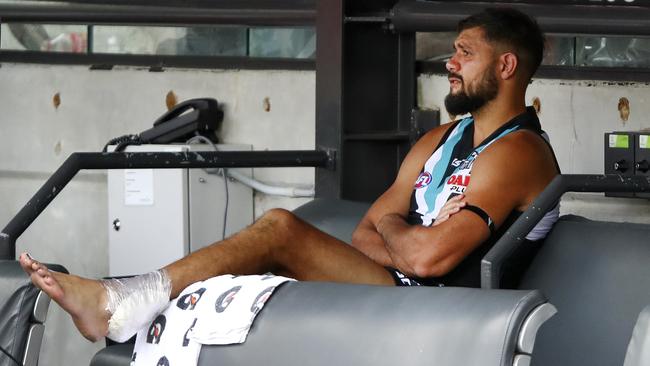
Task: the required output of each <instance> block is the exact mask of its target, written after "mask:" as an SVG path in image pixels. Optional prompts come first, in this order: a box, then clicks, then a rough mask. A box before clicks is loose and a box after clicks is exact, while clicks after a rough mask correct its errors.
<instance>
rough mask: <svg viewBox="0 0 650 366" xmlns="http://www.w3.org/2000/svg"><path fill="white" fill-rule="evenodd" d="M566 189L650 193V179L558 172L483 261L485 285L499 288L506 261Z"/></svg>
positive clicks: (482, 272)
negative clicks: (563, 173)
mask: <svg viewBox="0 0 650 366" xmlns="http://www.w3.org/2000/svg"><path fill="white" fill-rule="evenodd" d="M566 192H650V178H648V177H642V176H633V177H623V176H620V175H587V174H569V175H558V176H557V177H555V179H553V181H551V183H550V184H549V185H548V186H547V187H546V189H544V191H542V193H541V194H540V195H539V196H538V197H537V198H536V199H535V200H534V201H533V203H532V204H531V205H530V207H528V209H527V210H526V211H525V212H524V213H522V214H521V216H520V217H519V219H517V221H515V222H514V223H513V224H512V226H510V228H509V229H508V230H507V231H506V233H505V234H503V236H502V237H501V238H500V239H499V240H498V241H497V242H496V244H495V245H494V247H492V249H491V250H490V251H489V252H488V253H487V254H486V255H485V257H484V258H483V260H482V262H481V288H486V289H493V288H499V282H500V279H501V267H502V265H503V262H504V261H505V259H506V258H508V256H510V255H511V254H512V253H513V252H514V250H515V249H516V248H517V246H518V245H520V244H521V243H522V242H523V241H524V240H526V235H528V233H529V232H530V231H531V230H532V229H533V228H534V227H535V225H537V223H538V222H539V221H540V220H541V219H542V217H544V215H545V214H546V213H547V212H548V211H549V210H550V209H552V208H553V206H555V204H556V203H557V202H558V201H559V200H560V198H561V197H562V195H563V194H564V193H566Z"/></svg>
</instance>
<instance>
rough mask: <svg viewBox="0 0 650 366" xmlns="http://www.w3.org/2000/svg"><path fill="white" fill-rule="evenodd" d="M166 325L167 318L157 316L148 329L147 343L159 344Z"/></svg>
mask: <svg viewBox="0 0 650 366" xmlns="http://www.w3.org/2000/svg"><path fill="white" fill-rule="evenodd" d="M166 323H167V318H165V316H164V315H158V317H156V319H155V320H154V321H153V323H151V326H150V327H149V332H147V343H151V344H158V343H160V337H162V334H163V332H164V331H165V324H166Z"/></svg>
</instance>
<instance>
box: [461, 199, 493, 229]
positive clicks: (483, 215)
mask: <svg viewBox="0 0 650 366" xmlns="http://www.w3.org/2000/svg"><path fill="white" fill-rule="evenodd" d="M463 209H465V210H469V211H472V212H474V213H475V214H477V215H478V216H479V217H480V218H481V219H482V220H483V221H484V222H485V224H486V225H487V226H488V229H490V236H492V235H494V233H495V232H496V230H497V229H496V227H494V221H493V220H492V218H491V217H490V215H488V214H487V212H485V211H483V209H482V208H480V207H478V206H474V205H465V207H463Z"/></svg>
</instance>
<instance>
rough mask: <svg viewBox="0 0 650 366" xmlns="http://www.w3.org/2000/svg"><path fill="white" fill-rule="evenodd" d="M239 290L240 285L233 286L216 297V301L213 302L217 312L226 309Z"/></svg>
mask: <svg viewBox="0 0 650 366" xmlns="http://www.w3.org/2000/svg"><path fill="white" fill-rule="evenodd" d="M239 290H241V286H235V287H233V288H231V289H230V290H228V291H226V292H224V293H223V294H221V295H220V296H219V298H217V302H216V303H215V304H214V307H215V310H216V311H217V313H223V312H224V311H225V310H226V308H227V307H228V305H230V303H231V302H232V301H233V300H234V299H235V295H237V293H238V292H239Z"/></svg>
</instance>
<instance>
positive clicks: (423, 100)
mask: <svg viewBox="0 0 650 366" xmlns="http://www.w3.org/2000/svg"><path fill="white" fill-rule="evenodd" d="M418 91H419V93H418V104H419V105H420V107H421V108H431V109H441V110H443V111H444V98H445V96H446V95H447V93H448V92H449V83H448V81H447V77H446V76H441V75H423V76H421V77H420V78H419V79H418ZM622 97H625V98H627V99H628V100H629V103H630V114H629V117H628V119H627V121H625V120H624V119H623V118H622V117H621V113H620V112H619V110H618V104H619V99H620V98H622ZM534 98H539V101H540V102H541V108H540V113H539V119H540V121H541V123H542V127H543V128H544V130H546V132H547V133H548V134H549V136H550V139H551V143H552V144H553V147H554V149H555V153H556V155H557V159H558V161H559V163H560V167H561V169H562V172H563V173H566V174H602V173H603V165H604V163H603V161H604V146H603V141H604V137H603V134H604V133H605V132H612V131H637V130H641V129H647V128H650V119H649V118H648V116H650V103H648V102H650V84H648V83H613V82H598V81H565V80H541V79H540V80H534V81H533V82H532V84H531V85H530V87H529V88H528V93H527V95H526V101H527V103H528V104H532V102H533V99H534ZM441 115H442V118H441V119H442V120H443V121H445V122H446V121H449V116H448V115H447V113H446V112H445V113H441ZM562 213H563V214H565V213H574V214H579V215H582V216H586V217H589V218H593V219H598V220H610V221H629V222H643V223H650V215H649V213H650V205H649V204H648V201H647V200H640V199H627V198H620V199H619V198H607V199H605V198H604V197H603V195H602V194H567V195H565V197H564V199H563V201H562Z"/></svg>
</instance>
